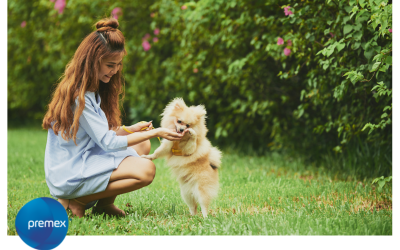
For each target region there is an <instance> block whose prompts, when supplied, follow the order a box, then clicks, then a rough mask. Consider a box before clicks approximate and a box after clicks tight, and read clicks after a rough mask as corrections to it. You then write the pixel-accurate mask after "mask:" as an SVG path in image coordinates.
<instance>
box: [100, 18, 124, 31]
mask: <svg viewBox="0 0 400 250" xmlns="http://www.w3.org/2000/svg"><path fill="white" fill-rule="evenodd" d="M118 26H119V23H118V20H117V19H115V18H112V17H110V18H104V19H101V20H100V21H98V22H97V23H96V29H97V30H98V31H107V30H109V29H110V28H112V29H117V28H118Z"/></svg>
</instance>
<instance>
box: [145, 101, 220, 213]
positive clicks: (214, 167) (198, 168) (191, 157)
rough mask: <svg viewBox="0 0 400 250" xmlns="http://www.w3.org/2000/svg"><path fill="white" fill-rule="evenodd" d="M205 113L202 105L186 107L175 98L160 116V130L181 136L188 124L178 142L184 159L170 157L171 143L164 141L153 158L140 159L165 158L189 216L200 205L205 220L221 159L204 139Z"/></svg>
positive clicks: (213, 195) (216, 189) (217, 185)
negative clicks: (174, 130) (161, 128)
mask: <svg viewBox="0 0 400 250" xmlns="http://www.w3.org/2000/svg"><path fill="white" fill-rule="evenodd" d="M206 113H207V112H206V110H205V108H204V106H203V105H199V106H191V107H187V106H186V104H185V102H184V101H183V99H182V98H175V99H174V100H173V101H172V102H170V103H169V104H168V105H167V107H166V108H165V110H164V112H163V113H162V114H161V116H162V119H161V127H163V128H170V129H171V128H172V129H176V131H177V132H178V133H181V132H182V131H184V129H187V127H186V124H189V129H187V132H186V133H185V135H184V136H183V138H182V139H181V140H180V141H179V147H180V149H181V150H182V152H183V154H184V155H183V156H175V155H173V154H172V152H171V148H172V146H173V142H172V141H169V140H166V139H163V140H162V143H161V145H160V147H158V148H157V149H156V150H155V151H154V153H153V154H151V155H142V157H143V158H146V159H150V160H154V159H156V158H160V157H166V158H167V165H168V166H169V167H170V168H171V170H172V173H173V175H174V176H175V177H176V178H177V180H178V182H179V184H180V187H181V195H182V198H183V200H184V201H185V202H186V204H187V205H188V206H189V210H190V214H191V215H195V214H196V213H197V204H198V203H199V204H200V207H201V212H202V214H203V216H204V217H207V211H208V206H209V204H210V202H211V200H212V199H213V198H215V197H216V196H217V194H218V189H219V184H218V168H219V167H220V165H221V157H222V154H221V151H219V150H218V149H217V148H216V147H213V146H212V145H211V143H210V141H209V140H208V139H207V138H206V134H207V131H208V130H207V127H206V124H205V123H206V122H205V118H206ZM178 120H180V121H181V123H178Z"/></svg>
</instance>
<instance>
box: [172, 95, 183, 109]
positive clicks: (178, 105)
mask: <svg viewBox="0 0 400 250" xmlns="http://www.w3.org/2000/svg"><path fill="white" fill-rule="evenodd" d="M171 107H173V109H175V110H183V109H184V108H185V107H186V104H185V102H184V101H183V99H182V98H180V97H178V98H175V99H174V100H173V101H172V103H171Z"/></svg>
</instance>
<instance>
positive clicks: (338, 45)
mask: <svg viewBox="0 0 400 250" xmlns="http://www.w3.org/2000/svg"><path fill="white" fill-rule="evenodd" d="M345 46H346V44H345V43H338V44H337V45H336V49H337V50H338V52H340V51H341V50H342V49H344V47H345Z"/></svg>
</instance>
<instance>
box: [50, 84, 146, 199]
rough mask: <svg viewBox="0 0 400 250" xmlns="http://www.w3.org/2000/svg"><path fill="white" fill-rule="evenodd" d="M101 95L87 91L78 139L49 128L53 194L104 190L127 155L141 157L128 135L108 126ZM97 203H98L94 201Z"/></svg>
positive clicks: (79, 194)
mask: <svg viewBox="0 0 400 250" xmlns="http://www.w3.org/2000/svg"><path fill="white" fill-rule="evenodd" d="M100 102H101V99H100V96H99V95H97V96H96V95H95V93H94V92H86V93H85V108H84V110H83V112H82V115H81V116H80V118H79V129H78V132H77V134H76V143H77V145H75V143H74V141H73V140H72V139H71V140H69V141H66V140H64V139H63V138H62V137H61V133H58V136H57V135H55V134H54V131H53V130H52V129H49V130H48V135H47V144H46V151H45V160H44V169H45V175H46V182H47V185H48V187H49V189H50V194H51V195H52V196H53V197H55V198H64V199H72V198H77V197H82V196H85V195H89V194H94V193H98V192H102V191H104V190H105V189H106V187H107V185H108V181H109V179H110V176H111V173H112V171H113V170H114V169H116V168H118V165H119V164H120V163H121V161H122V160H123V159H125V158H126V157H127V156H134V157H139V155H138V154H137V152H136V151H135V150H134V149H133V148H131V147H128V140H127V137H126V136H117V135H116V133H115V132H114V131H112V130H109V129H108V122H107V118H106V115H105V114H104V112H103V110H102V109H101V108H100ZM77 105H78V99H76V100H75V105H73V107H72V109H73V111H74V110H75V108H76V106H77ZM92 205H94V204H92Z"/></svg>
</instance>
